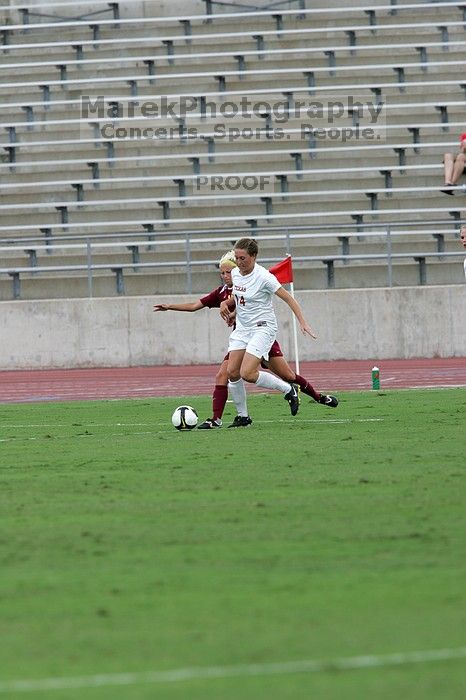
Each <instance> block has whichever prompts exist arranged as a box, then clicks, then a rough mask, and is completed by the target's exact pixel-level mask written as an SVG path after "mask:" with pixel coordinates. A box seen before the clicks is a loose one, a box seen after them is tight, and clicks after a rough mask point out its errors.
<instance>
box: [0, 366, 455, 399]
mask: <svg viewBox="0 0 466 700" xmlns="http://www.w3.org/2000/svg"><path fill="white" fill-rule="evenodd" d="M373 365H374V362H373V361H370V360H343V361H335V362H304V363H302V365H301V372H300V373H301V374H302V375H303V376H304V377H306V378H307V379H309V381H310V382H311V384H313V385H314V386H315V387H316V389H319V390H321V391H335V392H337V391H342V390H352V389H353V390H356V389H360V390H362V389H370V388H371V369H372V366H373ZM377 365H378V367H379V368H380V378H381V388H382V389H395V388H397V389H400V388H403V389H405V388H424V387H466V358H465V357H459V358H448V359H440V358H435V359H417V360H380V361H379V362H377ZM216 369H217V365H213V366H212V365H190V366H183V367H173V366H165V367H123V368H121V367H119V368H115V369H66V370H62V369H57V370H29V371H24V370H22V371H15V370H12V371H4V372H0V403H25V402H35V401H74V400H89V399H116V398H147V397H150V396H194V395H197V394H210V393H211V391H212V384H213V380H214V377H215V372H216Z"/></svg>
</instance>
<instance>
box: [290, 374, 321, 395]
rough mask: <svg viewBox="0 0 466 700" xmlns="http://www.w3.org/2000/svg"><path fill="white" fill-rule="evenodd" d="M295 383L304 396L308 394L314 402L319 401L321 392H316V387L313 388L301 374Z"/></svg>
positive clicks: (297, 376)
mask: <svg viewBox="0 0 466 700" xmlns="http://www.w3.org/2000/svg"><path fill="white" fill-rule="evenodd" d="M295 382H296V384H298V385H299V387H300V389H301V391H302V392H303V394H307V395H308V396H312V398H313V399H314V401H319V399H320V392H318V391H316V390H315V389H314V387H313V386H312V384H309V382H308V381H307V379H304V377H301V376H300V375H299V374H297V375H296V379H295Z"/></svg>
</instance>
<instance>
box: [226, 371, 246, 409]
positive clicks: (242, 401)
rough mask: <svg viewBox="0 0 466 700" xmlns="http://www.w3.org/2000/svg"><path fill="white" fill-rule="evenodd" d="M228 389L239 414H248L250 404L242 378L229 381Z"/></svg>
mask: <svg viewBox="0 0 466 700" xmlns="http://www.w3.org/2000/svg"><path fill="white" fill-rule="evenodd" d="M228 390H229V392H230V394H231V398H232V399H233V401H234V404H235V406H236V412H237V414H238V415H239V416H247V415H248V404H247V399H246V389H245V388H244V382H243V380H242V379H238V380H237V381H236V382H230V381H229V382H228Z"/></svg>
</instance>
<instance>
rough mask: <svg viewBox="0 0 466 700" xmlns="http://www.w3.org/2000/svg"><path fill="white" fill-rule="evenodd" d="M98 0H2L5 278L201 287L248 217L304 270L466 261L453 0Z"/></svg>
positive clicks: (247, 228) (388, 271)
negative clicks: (335, 0)
mask: <svg viewBox="0 0 466 700" xmlns="http://www.w3.org/2000/svg"><path fill="white" fill-rule="evenodd" d="M88 4H89V3H86V2H82V8H81V4H80V8H81V10H82V13H81V18H76V17H75V16H69V17H70V18H69V19H64V18H66V11H67V10H70V8H69V4H67V3H65V2H62V3H53V5H54V11H55V12H57V13H58V12H62V13H63V16H62V17H61V18H60V21H59V24H60V32H59V34H57V32H56V27H57V19H56V18H55V19H53V20H51V18H50V17H49V16H48V15H47V4H46V3H45V4H44V6H43V12H44V16H39V15H38V14H37V13H38V12H40V11H41V7H40V5H38V4H35V5H34V10H33V11H29V12H28V11H27V7H26V9H24V11H21V12H18V10H17V9H15V8H14V7H13V6H11V7H10V6H7V7H3V8H0V17H3V23H2V24H3V26H2V27H1V28H0V36H1V41H2V44H1V48H0V51H1V52H2V67H1V70H2V80H1V83H0V95H1V97H2V101H1V103H0V129H1V132H0V133H1V136H0V148H1V149H2V152H3V157H2V160H1V162H0V186H1V192H2V199H1V202H0V250H1V261H2V262H1V264H0V299H11V298H23V299H25V298H26V299H28V298H29V299H30V298H47V297H51V296H52V297H53V296H56V297H60V296H87V295H88V294H91V293H92V294H93V295H97V296H98V295H106V296H110V295H115V294H124V293H127V294H148V293H164V292H166V293H173V292H175V291H188V292H201V291H203V289H205V285H206V281H207V280H208V283H210V282H212V283H213V284H214V283H215V279H216V272H215V268H214V266H213V263H214V262H215V261H216V260H217V259H218V257H219V255H220V254H221V253H222V251H224V249H225V247H230V246H231V243H232V242H233V241H234V240H235V238H236V237H237V236H238V235H241V234H243V233H251V234H252V235H255V236H257V237H259V239H261V240H262V244H261V257H262V259H264V260H270V262H272V261H273V260H277V259H280V258H281V257H283V255H284V254H285V252H291V253H292V254H293V257H294V260H295V261H296V270H297V274H296V285H297V288H298V289H299V288H306V289H313V288H317V289H319V288H326V287H345V286H350V287H351V286H354V287H356V286H358V287H361V286H363V287H367V286H383V285H386V284H391V285H402V284H426V283H429V284H448V283H460V282H461V281H462V270H461V267H460V266H458V264H457V263H458V258H459V257H460V255H461V253H460V251H459V250H458V243H457V238H458V230H459V226H460V222H461V219H462V218H463V209H464V203H465V202H466V199H465V198H464V197H465V194H466V192H465V191H464V189H462V188H461V187H459V188H457V191H456V193H455V196H454V197H446V196H445V195H444V194H442V193H441V192H440V187H441V183H442V182H443V179H442V178H443V166H442V155H443V153H444V152H445V151H447V150H449V151H454V150H456V149H457V144H458V134H459V133H460V132H461V131H464V122H465V119H464V116H465V115H464V100H465V94H466V81H465V80H464V66H465V63H466V61H465V59H464V56H465V53H464V46H465V43H466V40H465V35H464V29H465V28H466V23H465V12H466V5H465V4H464V3H458V2H444V3H434V2H422V3H421V2H418V3H409V2H406V3H386V2H385V3H384V2H379V3H376V2H374V3H370V4H366V5H364V6H362V7H350V8H346V7H345V11H344V12H342V11H341V8H312V7H311V8H307V7H302V5H303V3H300V7H299V8H298V9H294V10H289V9H286V10H281V9H277V8H276V7H274V9H269V10H268V11H262V12H261V11H257V12H245V11H241V8H239V7H238V8H237V11H235V12H233V11H228V12H220V13H219V14H211V13H212V12H216V10H217V9H218V8H217V6H216V4H214V6H212V5H209V4H208V3H207V6H208V7H207V9H208V10H209V14H201V13H199V14H197V15H187V14H186V15H183V16H173V17H160V16H153V17H152V16H147V17H144V18H141V17H123V16H122V14H123V12H120V8H119V5H118V3H111V4H110V5H109V4H108V3H107V4H106V3H102V4H99V3H92V6H91V7H92V8H93V10H94V11H99V10H98V8H102V9H101V10H100V12H101V15H100V14H99V15H98V16H97V17H92V19H90V18H89V16H88V14H86V12H87V9H89V8H87V5H88ZM153 4H154V7H155V3H153ZM283 4H284V5H286V3H283ZM149 5H150V3H149ZM59 7H62V10H59V9H58V8H59ZM81 10H80V12H81ZM104 10H105V12H104ZM230 10H231V8H230ZM109 13H110V15H111V17H110V18H109V16H108V15H109ZM163 107H165V109H163ZM144 129H146V130H147V129H149V132H148V134H149V137H146V138H144V137H142V138H141V137H139V138H137V137H136V138H135V137H134V131H136V133H137V134H139V135H140V132H142V131H143V130H144ZM155 130H159V131H158V132H157V138H154V132H155ZM146 136H147V134H146ZM387 232H388V235H387ZM199 271H201V272H202V275H196V274H195V273H196V272H199Z"/></svg>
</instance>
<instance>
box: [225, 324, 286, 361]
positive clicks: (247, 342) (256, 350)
mask: <svg viewBox="0 0 466 700" xmlns="http://www.w3.org/2000/svg"><path fill="white" fill-rule="evenodd" d="M276 337H277V331H276V329H275V328H270V326H256V327H254V328H252V329H251V330H243V329H239V328H235V330H234V331H233V333H232V334H231V335H230V342H229V344H228V352H231V351H232V350H246V352H248V353H249V354H250V355H254V357H258V358H259V359H260V358H262V357H263V358H264V360H268V359H269V350H270V348H271V346H272V344H273V342H274V341H275V339H276Z"/></svg>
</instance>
